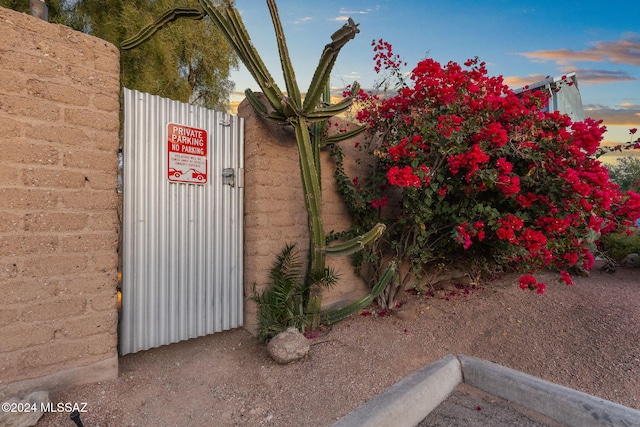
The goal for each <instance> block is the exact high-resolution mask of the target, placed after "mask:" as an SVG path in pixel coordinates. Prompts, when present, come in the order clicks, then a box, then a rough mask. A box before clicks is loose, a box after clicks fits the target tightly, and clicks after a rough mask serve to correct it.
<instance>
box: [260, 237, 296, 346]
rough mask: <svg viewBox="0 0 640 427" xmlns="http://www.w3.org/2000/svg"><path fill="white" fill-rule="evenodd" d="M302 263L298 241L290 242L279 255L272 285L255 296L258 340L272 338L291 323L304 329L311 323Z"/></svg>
mask: <svg viewBox="0 0 640 427" xmlns="http://www.w3.org/2000/svg"><path fill="white" fill-rule="evenodd" d="M302 273H303V272H302V263H301V262H300V257H299V255H298V251H297V249H296V247H295V245H287V246H286V247H285V248H284V250H283V251H282V253H281V254H280V255H278V256H277V257H276V260H275V261H274V263H273V266H272V267H271V271H270V273H269V281H270V283H269V286H268V287H267V288H266V289H265V290H264V291H263V292H262V293H258V292H257V291H256V289H255V287H254V290H253V295H252V296H251V299H252V300H253V301H255V302H256V303H257V304H258V340H259V341H269V340H270V339H271V338H273V337H274V336H276V335H278V334H279V333H280V332H283V331H286V330H287V328H288V327H294V328H297V329H299V330H301V331H304V328H305V327H306V324H307V316H306V314H305V308H304V293H305V289H304V286H302V283H303V282H302V278H303V274H302Z"/></svg>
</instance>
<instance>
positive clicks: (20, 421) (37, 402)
mask: <svg viewBox="0 0 640 427" xmlns="http://www.w3.org/2000/svg"><path fill="white" fill-rule="evenodd" d="M47 403H49V393H47V392H46V391H34V392H33V393H31V394H29V395H28V396H27V397H25V398H24V399H19V398H17V397H13V398H11V399H9V400H7V401H6V403H4V402H3V410H2V411H0V426H3V427H30V426H34V425H36V423H37V422H38V420H39V419H40V417H42V414H43V412H40V408H41V404H47ZM7 405H8V406H7ZM5 406H7V409H9V411H5V410H4V409H5Z"/></svg>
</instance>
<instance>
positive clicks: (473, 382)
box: [332, 354, 640, 427]
mask: <svg viewBox="0 0 640 427" xmlns="http://www.w3.org/2000/svg"><path fill="white" fill-rule="evenodd" d="M463 382H464V383H465V384H468V385H470V386H471V387H475V388H477V389H479V390H482V391H484V392H486V393H490V394H493V395H494V396H496V397H500V398H502V399H504V400H507V401H509V402H513V403H515V404H518V405H520V406H523V407H525V408H529V409H531V410H533V411H536V412H538V413H540V414H542V415H545V416H547V417H549V418H551V419H553V420H555V421H558V422H559V423H562V424H564V425H566V426H569V427H591V426H593V427H600V426H606V427H640V411H638V410H635V409H633V408H629V407H626V406H623V405H620V404H617V403H614V402H611V401H608V400H604V399H600V398H598V397H595V396H592V395H589V394H586V393H582V392H579V391H577V390H573V389H571V388H568V387H563V386H560V385H558V384H554V383H552V382H549V381H545V380H542V379H540V378H537V377H534V376H531V375H527V374H525V373H523V372H520V371H516V370H514V369H510V368H506V367H504V366H501V365H498V364H496V363H492V362H487V361H485V360H482V359H478V358H475V357H470V356H465V355H462V354H461V355H458V356H457V357H456V356H453V355H448V356H445V357H443V358H442V359H440V360H438V361H436V362H433V363H431V364H430V365H427V366H426V367H424V368H422V369H420V370H418V371H416V372H414V373H412V374H410V375H408V376H406V377H404V378H403V379H401V380H400V381H398V382H397V383H396V384H394V385H393V386H391V387H389V388H387V389H386V390H384V391H383V392H382V393H380V394H378V395H376V396H374V397H373V398H371V399H369V400H368V401H367V402H365V403H363V404H362V405H360V406H358V407H357V408H356V409H355V410H353V411H352V412H350V413H348V414H347V415H345V416H344V417H342V418H340V419H339V420H338V421H337V422H336V423H335V424H333V426H332V427H358V426H367V427H415V426H416V425H417V424H418V423H420V421H422V420H423V419H424V418H425V417H426V416H427V415H429V413H430V412H431V411H433V410H434V409H435V408H436V407H438V405H440V404H441V403H442V402H443V401H444V400H445V399H446V398H447V397H449V395H450V394H451V393H453V391H454V390H455V389H456V388H457V387H458V385H460V384H461V383H463Z"/></svg>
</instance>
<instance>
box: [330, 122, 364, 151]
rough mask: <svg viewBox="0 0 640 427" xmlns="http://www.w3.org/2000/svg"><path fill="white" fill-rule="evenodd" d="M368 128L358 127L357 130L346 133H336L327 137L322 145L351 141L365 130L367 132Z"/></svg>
mask: <svg viewBox="0 0 640 427" xmlns="http://www.w3.org/2000/svg"><path fill="white" fill-rule="evenodd" d="M368 128H369V127H368V126H367V125H362V126H358V127H357V128H355V129H353V130H350V131H347V132H343V133H336V134H334V135H331V136H328V137H327V138H326V139H325V141H324V144H323V146H324V145H327V144H335V143H337V142H342V141H345V140H347V139H351V138H353V137H355V136H358V135H360V134H361V133H362V132H364V131H365V130H367V129H368Z"/></svg>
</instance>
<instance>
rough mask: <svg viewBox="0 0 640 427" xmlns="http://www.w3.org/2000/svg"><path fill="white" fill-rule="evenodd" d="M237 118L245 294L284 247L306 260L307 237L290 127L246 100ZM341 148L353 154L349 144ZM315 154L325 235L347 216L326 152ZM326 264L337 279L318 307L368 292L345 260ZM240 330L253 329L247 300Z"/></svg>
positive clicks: (262, 281)
mask: <svg viewBox="0 0 640 427" xmlns="http://www.w3.org/2000/svg"><path fill="white" fill-rule="evenodd" d="M238 115H239V116H240V117H243V118H244V120H245V122H244V123H245V206H244V210H245V218H244V220H245V226H244V236H245V240H244V263H245V269H244V284H245V285H244V286H245V295H250V294H251V292H252V290H253V286H254V284H255V285H256V289H258V290H263V289H264V288H265V287H266V286H267V284H268V281H269V279H268V275H269V271H270V269H271V266H272V264H273V262H274V260H275V258H276V256H277V255H278V254H280V252H281V251H282V249H284V247H285V245H286V244H288V243H289V244H291V243H296V244H297V245H298V246H297V247H298V249H299V250H300V259H301V260H303V261H304V260H306V259H307V255H308V241H309V237H308V236H309V233H308V225H307V213H306V210H305V207H304V199H303V192H302V181H301V177H300V166H299V160H298V149H297V146H296V140H295V135H294V133H293V129H292V128H291V127H283V126H279V125H277V124H274V123H270V122H267V121H264V120H262V119H261V118H260V117H258V116H257V115H256V114H255V112H254V111H253V108H252V107H251V106H250V105H249V103H248V101H246V100H245V101H243V102H242V103H241V104H240V106H239V107H238ZM345 125H346V124H345ZM341 146H342V147H343V148H344V150H345V152H346V153H347V154H348V153H349V151H351V152H352V154H355V153H354V150H353V146H354V143H353V141H351V142H350V141H345V142H342V143H341ZM321 154H322V161H323V163H322V166H321V168H322V190H323V193H322V200H323V219H324V228H325V232H326V233H329V232H330V231H332V230H333V231H336V232H338V231H343V230H348V229H349V227H350V218H349V214H348V212H347V210H346V208H345V206H344V202H343V201H342V198H341V197H340V195H339V194H338V193H337V188H336V182H335V178H334V171H335V166H334V163H333V161H332V159H331V158H330V156H329V153H328V152H323V153H321ZM345 167H347V171H348V172H349V173H350V175H353V176H357V175H358V173H362V171H361V170H360V171H359V170H358V166H357V165H355V164H351V165H346V166H345ZM327 265H329V266H331V267H333V268H335V269H336V271H337V272H338V273H339V274H340V280H339V282H338V285H337V286H336V287H334V288H331V289H328V290H326V291H325V292H324V294H323V301H322V302H323V306H324V307H328V306H333V305H344V304H345V303H348V302H351V301H354V300H356V299H358V298H360V297H362V296H363V295H365V294H366V293H367V292H368V289H367V286H366V285H365V283H364V282H363V280H362V279H360V278H359V277H357V276H356V275H355V274H354V271H353V267H352V266H351V263H350V260H349V258H348V257H344V258H327ZM245 327H246V328H247V329H248V330H249V331H252V332H254V331H255V330H256V306H255V304H254V303H253V302H251V301H247V302H246V303H245Z"/></svg>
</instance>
